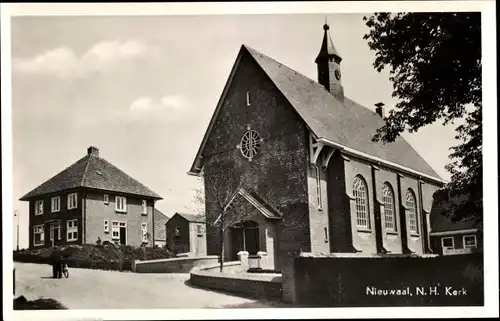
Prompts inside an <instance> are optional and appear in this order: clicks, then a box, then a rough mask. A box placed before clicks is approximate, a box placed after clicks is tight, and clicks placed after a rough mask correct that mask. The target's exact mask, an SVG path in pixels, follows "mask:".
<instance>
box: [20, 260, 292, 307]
mask: <svg viewBox="0 0 500 321" xmlns="http://www.w3.org/2000/svg"><path fill="white" fill-rule="evenodd" d="M14 266H15V268H16V294H15V297H18V296H20V295H24V296H25V297H26V298H27V299H28V300H35V299H38V298H41V297H44V298H52V299H55V300H57V301H59V302H61V303H62V304H63V305H64V306H66V307H67V308H68V309H169V308H273V307H284V306H282V305H281V304H279V303H274V302H261V301H257V300H253V299H247V298H241V297H238V296H233V295H228V294H223V293H218V292H213V291H209V290H204V289H199V288H194V287H191V286H189V285H188V284H186V283H185V282H186V281H188V280H189V274H137V273H132V272H118V271H102V270H90V269H77V268H70V270H69V273H70V275H69V278H67V279H66V278H63V279H52V270H51V266H50V265H44V264H30V263H18V262H15V263H14Z"/></svg>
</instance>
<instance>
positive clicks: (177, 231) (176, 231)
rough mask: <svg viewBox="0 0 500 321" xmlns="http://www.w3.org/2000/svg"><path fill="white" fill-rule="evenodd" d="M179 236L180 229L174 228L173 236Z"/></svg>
mask: <svg viewBox="0 0 500 321" xmlns="http://www.w3.org/2000/svg"><path fill="white" fill-rule="evenodd" d="M180 235H181V229H180V228H178V227H176V228H175V236H180Z"/></svg>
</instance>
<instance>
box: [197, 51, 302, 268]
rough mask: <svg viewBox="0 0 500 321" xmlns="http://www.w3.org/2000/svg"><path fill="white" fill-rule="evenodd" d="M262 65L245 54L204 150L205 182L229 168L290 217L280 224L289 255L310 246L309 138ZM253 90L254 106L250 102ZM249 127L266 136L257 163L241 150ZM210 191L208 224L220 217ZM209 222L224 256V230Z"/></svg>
mask: <svg viewBox="0 0 500 321" xmlns="http://www.w3.org/2000/svg"><path fill="white" fill-rule="evenodd" d="M259 68H260V67H258V66H257V65H256V64H255V62H254V61H253V60H252V58H251V57H250V56H248V55H247V54H246V53H244V55H243V57H242V60H241V63H240V66H239V68H238V69H237V70H236V72H235V76H234V79H233V83H232V85H231V86H230V88H229V90H228V93H227V96H226V97H225V100H224V101H223V102H222V104H223V105H222V108H221V110H220V113H219V116H218V119H217V121H216V122H215V125H214V127H213V129H212V133H211V135H210V137H209V139H208V141H207V145H206V147H205V150H204V155H203V158H204V162H205V165H204V176H205V184H206V185H207V184H210V183H209V181H210V177H215V176H216V175H217V174H218V173H219V172H220V169H221V168H223V170H224V171H226V172H230V173H229V174H232V176H234V177H236V178H237V179H239V178H240V177H241V178H243V180H245V181H246V182H247V183H248V184H247V188H248V189H249V192H255V193H256V194H257V195H258V196H259V198H261V199H263V200H264V201H265V202H266V203H267V204H268V205H270V206H272V207H274V208H275V209H276V210H278V211H279V212H281V213H283V214H284V218H283V220H282V221H281V222H280V223H278V225H277V235H278V246H277V248H278V251H279V252H280V253H279V254H280V255H279V256H280V257H283V256H284V255H287V254H288V253H289V252H299V251H300V250H303V251H309V249H310V238H309V234H310V230H309V223H308V222H309V220H308V217H309V213H308V193H307V174H306V172H307V150H308V140H307V139H308V136H307V132H306V129H305V126H304V124H303V122H302V120H301V119H300V117H299V116H298V115H297V114H296V113H295V111H294V110H293V108H292V107H291V106H289V104H288V102H287V101H286V100H285V99H284V98H283V97H282V96H281V95H279V94H278V92H277V90H276V88H275V87H274V85H273V84H272V83H271V82H270V81H269V80H268V79H267V77H266V76H265V75H264V73H263V72H262V71H261V70H260V69H259ZM247 90H248V91H249V92H250V99H251V105H250V106H247V105H246V91H247ZM249 127H250V128H251V129H254V130H256V131H257V132H258V133H259V134H260V136H261V137H262V138H263V139H264V142H263V143H262V144H261V149H260V151H259V153H258V154H257V155H256V156H255V157H254V158H253V159H252V161H251V162H249V161H248V159H246V158H244V157H243V156H242V155H241V152H240V150H239V149H237V148H236V146H237V145H238V144H239V143H240V140H241V137H242V135H243V134H244V133H245V132H246V131H247V128H249ZM210 189H211V188H210V187H209V186H206V187H205V192H206V213H207V221H208V222H209V221H212V220H213V219H214V218H215V217H217V216H218V215H219V213H218V212H217V211H216V210H215V207H214V206H213V205H210V204H211V203H212V202H213V196H212V195H210V193H209V192H207V191H209V190H210ZM207 225H208V226H207V243H208V244H207V251H208V254H218V253H219V240H218V239H219V234H218V231H217V229H214V228H212V227H211V226H210V225H209V224H207ZM280 265H281V264H280Z"/></svg>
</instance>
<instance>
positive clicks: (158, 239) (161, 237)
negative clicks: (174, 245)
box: [155, 208, 168, 247]
mask: <svg viewBox="0 0 500 321" xmlns="http://www.w3.org/2000/svg"><path fill="white" fill-rule="evenodd" d="M167 221H168V216H167V215H165V214H163V213H162V212H160V211H159V210H158V209H157V208H155V245H156V246H160V247H164V246H165V245H166V244H167V231H166V225H165V224H167Z"/></svg>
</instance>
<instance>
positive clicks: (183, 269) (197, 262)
mask: <svg viewBox="0 0 500 321" xmlns="http://www.w3.org/2000/svg"><path fill="white" fill-rule="evenodd" d="M218 261H219V257H218V256H217V255H211V256H201V257H180V258H171V259H159V260H149V261H135V262H134V264H135V267H134V264H133V266H132V271H134V272H137V273H189V271H191V270H192V269H193V268H194V267H198V266H205V265H213V264H216V263H217V262H218Z"/></svg>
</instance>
